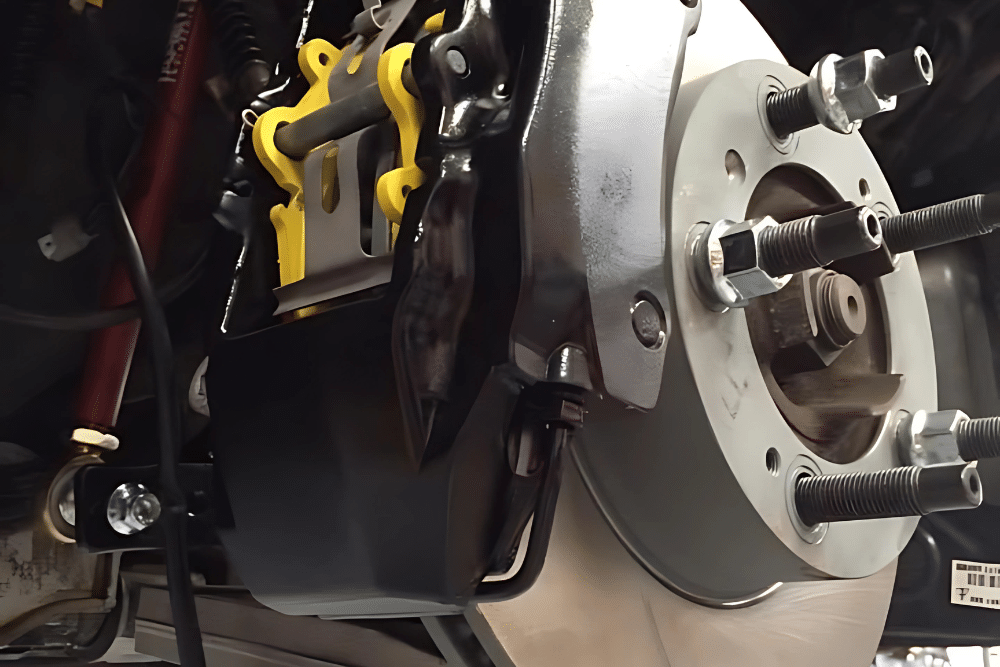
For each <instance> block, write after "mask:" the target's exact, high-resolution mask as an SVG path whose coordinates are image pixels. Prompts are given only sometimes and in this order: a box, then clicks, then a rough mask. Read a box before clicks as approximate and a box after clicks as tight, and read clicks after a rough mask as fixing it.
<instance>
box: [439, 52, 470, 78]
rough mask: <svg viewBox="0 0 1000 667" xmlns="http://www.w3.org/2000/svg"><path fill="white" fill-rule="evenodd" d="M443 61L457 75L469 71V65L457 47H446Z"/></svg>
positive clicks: (463, 74) (462, 74)
mask: <svg viewBox="0 0 1000 667" xmlns="http://www.w3.org/2000/svg"><path fill="white" fill-rule="evenodd" d="M444 59H445V62H447V63H448V67H449V68H451V71H452V72H454V73H455V74H456V75H457V76H465V75H466V73H468V71H469V65H468V63H467V62H466V61H465V56H464V55H463V54H462V52H461V51H459V50H458V49H448V50H447V51H446V52H445V54H444Z"/></svg>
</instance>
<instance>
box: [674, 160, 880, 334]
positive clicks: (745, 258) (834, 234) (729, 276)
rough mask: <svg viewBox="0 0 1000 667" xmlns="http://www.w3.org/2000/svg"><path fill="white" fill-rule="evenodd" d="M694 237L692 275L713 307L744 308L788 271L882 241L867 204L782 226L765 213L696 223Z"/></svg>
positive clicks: (770, 290) (776, 286)
mask: <svg viewBox="0 0 1000 667" xmlns="http://www.w3.org/2000/svg"><path fill="white" fill-rule="evenodd" d="M730 153H731V151H730ZM730 153H727V156H728V155H730ZM692 236H694V237H695V238H694V239H692V240H691V241H690V245H691V254H690V256H689V261H690V262H691V263H692V264H693V266H692V267H691V273H692V278H693V280H694V282H695V283H696V285H695V287H696V289H699V291H701V293H702V295H703V296H704V297H705V301H706V305H707V306H708V307H709V308H711V309H712V310H720V309H722V308H734V307H744V306H747V305H749V304H750V300H751V299H755V298H757V297H761V296H765V295H768V294H773V293H775V292H777V291H778V290H780V289H781V288H783V287H784V286H785V285H786V284H788V282H789V280H791V278H792V274H795V273H800V272H802V271H806V270H809V269H814V268H818V267H822V266H826V265H828V264H831V263H832V262H835V261H837V260H840V259H847V258H850V257H855V256H857V255H862V254H865V253H867V252H871V251H873V250H875V249H877V248H878V247H879V246H881V245H882V232H881V228H880V227H879V222H878V218H877V217H876V215H875V213H874V212H873V211H872V210H871V209H870V208H868V207H867V206H859V207H857V208H851V209H847V210H843V211H838V212H836V213H831V214H829V215H813V216H809V217H806V218H802V219H800V220H792V221H790V222H786V223H784V224H782V225H779V224H778V223H777V222H775V220H774V219H773V218H771V217H769V216H765V217H764V218H762V219H760V220H747V221H744V222H732V221H730V220H720V221H718V222H715V223H713V224H711V225H707V226H706V225H705V224H704V223H698V224H696V225H695V226H694V227H692V229H691V231H690V232H689V233H688V237H689V239H690V238H691V237H692ZM830 314H831V315H832V313H830ZM858 333H859V334H860V333H861V332H860V331H859V332H858Z"/></svg>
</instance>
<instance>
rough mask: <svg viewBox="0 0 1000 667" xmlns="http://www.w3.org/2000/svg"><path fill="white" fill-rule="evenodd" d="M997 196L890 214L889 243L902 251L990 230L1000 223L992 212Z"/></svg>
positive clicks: (884, 229) (885, 227)
mask: <svg viewBox="0 0 1000 667" xmlns="http://www.w3.org/2000/svg"><path fill="white" fill-rule="evenodd" d="M993 198H994V195H972V196H971V197H965V198H963V199H956V200H955V201H950V202H945V203H944V204H937V205H936V206H928V207H927V208H922V209H920V210H919V211H912V212H910V213H903V214H902V215H894V216H892V217H890V218H887V219H885V220H884V221H882V233H883V234H884V236H885V241H886V245H887V246H888V248H889V250H890V251H892V252H894V253H900V252H909V251H910V250H920V249H921V248H930V247H933V246H936V245H941V244H944V243H951V242H953V241H961V240H962V239H967V238H971V237H973V236H980V235H982V234H988V233H990V232H992V231H993V230H994V229H996V228H997V227H1000V216H996V215H989V214H988V213H989V211H990V209H991V208H995V207H996V202H993V201H992V199H993ZM991 205H992V206H991ZM984 211H986V212H987V213H986V214H984Z"/></svg>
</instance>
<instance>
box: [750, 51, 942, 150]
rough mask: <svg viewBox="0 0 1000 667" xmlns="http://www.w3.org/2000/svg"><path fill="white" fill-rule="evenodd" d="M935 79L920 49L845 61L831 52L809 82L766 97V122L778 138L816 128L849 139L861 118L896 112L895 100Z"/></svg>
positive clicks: (870, 53)
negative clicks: (821, 127)
mask: <svg viewBox="0 0 1000 667" xmlns="http://www.w3.org/2000/svg"><path fill="white" fill-rule="evenodd" d="M933 80H934V66H933V64H932V63H931V57H930V54H929V53H927V50H926V49H924V48H923V47H922V46H918V47H916V48H915V49H912V50H910V51H902V52H900V53H896V54H893V55H891V56H888V57H886V56H884V55H883V54H882V52H881V51H879V50H878V49H869V50H868V51H862V52H861V53H857V54H855V55H853V56H848V57H846V58H842V57H840V56H839V55H837V54H835V53H831V54H829V55H827V56H824V57H823V58H821V59H820V60H819V62H817V63H816V65H815V66H814V67H813V70H812V74H811V76H810V79H809V81H808V82H807V83H804V84H802V85H801V86H798V87H796V88H791V89H789V90H786V91H783V92H780V93H774V94H772V95H771V96H769V97H768V99H767V103H766V110H767V118H768V122H769V123H770V125H771V129H772V130H774V133H775V134H776V135H777V136H779V137H786V136H788V135H790V134H792V133H793V132H798V131H800V130H804V129H806V128H810V127H814V126H816V125H823V126H825V127H827V128H829V129H831V130H834V131H835V132H840V133H841V134H850V133H851V132H852V131H854V130H855V129H857V128H858V127H859V126H860V125H861V121H862V120H864V119H865V118H870V117H872V116H874V115H875V114H879V113H882V112H883V111H891V110H893V109H895V108H896V96H897V95H899V94H901V93H905V92H908V91H911V90H916V89H918V88H923V87H925V86H929V85H930V84H931V82H932V81H933Z"/></svg>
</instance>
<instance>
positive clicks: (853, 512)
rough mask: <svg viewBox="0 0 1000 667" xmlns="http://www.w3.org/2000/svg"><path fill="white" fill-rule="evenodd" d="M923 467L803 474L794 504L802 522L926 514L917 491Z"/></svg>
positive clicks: (796, 490) (813, 523) (809, 524)
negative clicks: (833, 473) (813, 475)
mask: <svg viewBox="0 0 1000 667" xmlns="http://www.w3.org/2000/svg"><path fill="white" fill-rule="evenodd" d="M920 470H921V469H920V468H918V467H917V466H907V467H905V468H892V469H890V470H879V471H878V472H854V473H848V474H845V475H819V476H815V477H802V478H800V479H799V480H797V481H796V483H795V507H796V508H797V509H798V512H799V517H800V518H801V519H802V521H803V523H805V524H806V525H808V526H813V525H816V524H818V523H825V522H827V521H850V520H854V519H881V518H886V517H897V516H920V515H922V514H924V512H923V511H922V509H921V507H920V499H919V496H918V493H917V480H918V478H919V475H920Z"/></svg>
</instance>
